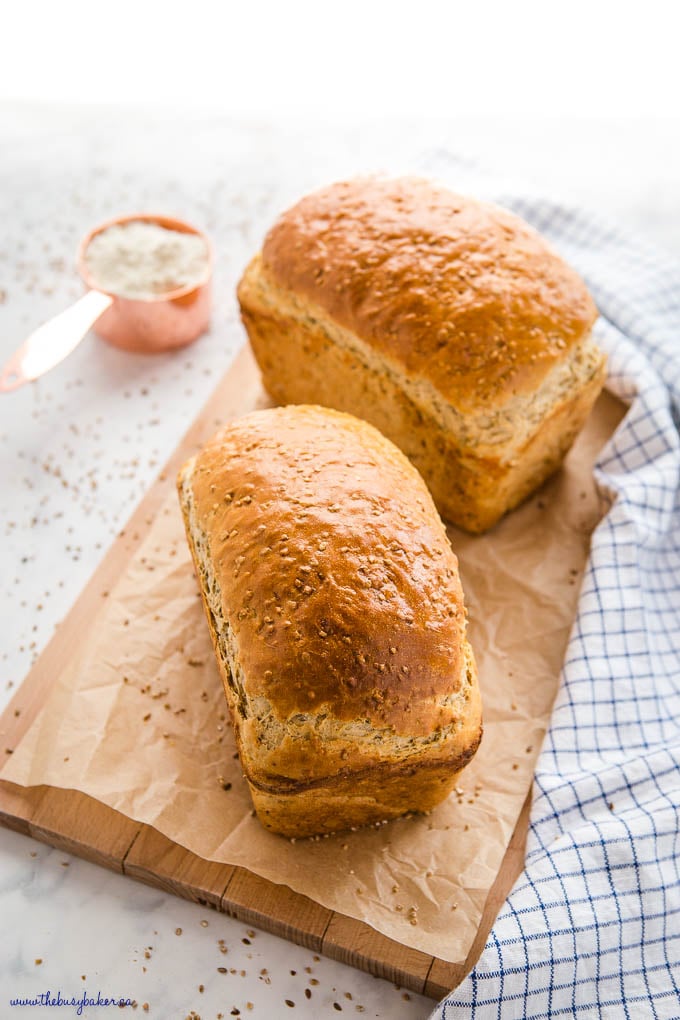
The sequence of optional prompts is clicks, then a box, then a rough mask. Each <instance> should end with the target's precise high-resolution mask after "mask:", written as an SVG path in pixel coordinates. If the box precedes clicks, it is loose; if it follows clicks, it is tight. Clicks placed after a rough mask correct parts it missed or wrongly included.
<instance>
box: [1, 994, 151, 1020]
mask: <svg viewBox="0 0 680 1020" xmlns="http://www.w3.org/2000/svg"><path fill="white" fill-rule="evenodd" d="M9 1004H10V1006H71V1007H72V1008H73V1009H75V1011H76V1015H77V1016H82V1012H83V1010H84V1009H85V1008H86V1007H90V1006H118V1007H119V1008H121V1007H123V1006H131V1005H132V999H126V998H125V997H123V998H113V997H112V998H109V997H108V996H106V995H102V993H101V992H97V998H96V999H94V998H92V997H91V996H88V994H87V992H85V991H83V993H82V994H81V995H79V996H78V998H76V997H75V995H72V996H70V997H69V996H63V995H62V994H61V992H57V994H56V995H53V994H52V992H51V991H47V992H41V993H40V994H39V995H33V996H31V998H28V997H26V998H23V999H22V998H16V999H10V1000H9Z"/></svg>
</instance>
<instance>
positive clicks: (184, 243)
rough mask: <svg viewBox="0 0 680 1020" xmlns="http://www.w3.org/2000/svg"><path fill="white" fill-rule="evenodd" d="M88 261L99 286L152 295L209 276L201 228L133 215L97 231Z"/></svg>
mask: <svg viewBox="0 0 680 1020" xmlns="http://www.w3.org/2000/svg"><path fill="white" fill-rule="evenodd" d="M85 265H86V267H87V270H88V272H89V274H90V276H91V277H92V280H93V282H94V283H95V285H96V286H97V287H99V288H100V289H101V290H104V291H106V292H107V293H109V294H116V295H118V296H120V297H124V298H134V299H137V300H149V299H150V298H154V297H158V296H159V295H163V294H167V293H169V292H170V291H174V290H179V289H183V288H185V287H189V288H191V287H198V286H199V285H200V284H201V283H203V282H204V281H205V280H206V278H207V276H208V273H209V269H210V253H209V251H208V245H207V243H206V241H205V239H204V238H203V237H201V236H200V235H198V234H187V233H183V232H181V231H179V230H169V229H168V228H167V227H161V226H160V225H159V224H157V223H148V222H146V221H144V220H130V222H128V223H120V224H115V225H113V226H111V227H107V228H106V229H105V230H102V231H100V233H98V234H95V236H94V237H93V238H92V240H91V241H90V243H89V244H88V246H87V249H86V251H85Z"/></svg>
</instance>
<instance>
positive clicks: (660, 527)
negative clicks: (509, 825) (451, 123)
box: [431, 197, 680, 1020]
mask: <svg viewBox="0 0 680 1020" xmlns="http://www.w3.org/2000/svg"><path fill="white" fill-rule="evenodd" d="M500 202H501V204H503V205H506V206H510V207H512V208H514V210H515V211H516V212H517V213H519V214H520V215H521V216H523V217H524V218H525V219H527V220H529V222H531V223H532V224H533V225H534V226H535V227H536V228H537V229H538V230H539V231H540V232H541V233H542V234H544V235H545V236H546V237H548V238H549V239H550V240H551V241H552V243H553V245H554V246H555V247H556V248H558V250H559V251H561V253H562V254H563V255H564V256H565V258H566V259H567V260H568V261H569V262H571V263H572V264H573V265H574V266H575V267H576V268H577V269H578V270H579V271H580V272H581V273H582V275H583V276H584V277H585V279H586V281H587V282H588V284H589V286H590V288H591V291H592V293H593V295H594V297H595V299H596V301H597V304H598V306H599V309H600V313H601V318H600V320H599V323H598V325H597V327H596V328H597V336H598V339H599V340H600V342H601V344H602V346H603V347H604V348H605V349H606V350H607V352H608V355H609V381H608V386H609V388H610V389H611V390H612V391H613V392H614V393H616V394H617V395H618V396H620V397H621V398H622V399H623V400H624V401H625V402H626V403H627V404H629V405H630V409H629V411H628V413H627V415H626V417H625V418H624V420H623V422H622V423H621V425H620V426H619V428H618V430H617V432H616V434H615V435H614V436H613V438H612V439H611V440H610V442H609V443H608V445H607V446H606V447H605V449H604V450H603V451H602V453H601V455H600V457H599V460H598V463H597V466H596V479H597V484H598V485H599V486H600V487H601V489H602V490H604V492H605V493H606V494H607V496H608V497H609V499H610V500H611V509H610V510H609V512H608V513H607V515H606V517H605V518H604V520H603V521H602V522H601V523H600V525H599V526H598V528H597V529H596V531H595V533H594V535H593V539H592V546H591V553H590V559H589V562H588V567H587V570H586V574H585V577H584V581H583V588H582V591H581V595H580V601H579V606H578V614H577V618H576V621H575V624H574V628H573V631H572V634H571V639H570V641H569V645H568V648H567V653H566V659H565V662H564V668H563V672H562V677H561V685H560V690H559V693H558V696H557V701H556V703H555V707H554V711H553V715H552V720H551V724H550V729H549V731H548V734H547V736H546V739H545V744H544V747H543V750H542V752H541V755H540V757H539V760H538V765H537V771H536V777H535V781H534V788H533V806H532V810H531V822H530V829H529V837H528V844H527V857H526V865H525V869H524V872H523V874H522V875H521V876H520V878H519V879H518V881H517V882H516V884H515V886H514V888H513V890H512V892H511V894H510V897H509V898H508V900H507V902H506V904H505V906H504V907H503V909H502V910H501V912H500V914H499V916H498V918H497V920H496V923H495V925H494V927H493V930H492V931H491V934H490V936H489V939H488V941H487V943H486V947H485V949H484V951H483V953H482V955H481V957H480V959H479V962H478V963H477V965H476V967H475V968H474V970H473V971H472V973H471V974H469V975H468V977H467V978H466V979H465V980H464V981H463V983H462V984H461V985H460V986H459V987H458V988H456V989H455V990H454V991H453V992H452V993H451V994H450V995H449V996H448V997H447V999H446V1000H445V1001H444V1002H442V1003H441V1004H440V1005H439V1006H438V1007H437V1009H436V1010H435V1011H434V1013H433V1014H432V1017H431V1020H459V1018H463V1017H465V1018H468V1017H474V1018H480V1017H482V1018H492V1017H498V1018H502V1020H506V1018H539V1017H541V1018H543V1017H559V1016H562V1017H571V1016H577V1017H607V1018H609V1017H611V1018H615V1020H618V1018H629V1017H630V1018H633V1017H634V1018H638V1017H639V1018H642V1017H645V1018H647V1017H657V1018H664V1020H666V1018H670V1017H674V1018H678V1017H680V831H679V830H680V437H679V433H678V426H679V424H680V263H678V262H675V263H674V262H673V261H672V260H671V259H670V258H669V257H663V256H661V255H659V254H658V253H656V252H654V251H653V250H652V249H650V248H648V247H645V246H644V245H642V244H639V243H636V242H635V241H634V240H632V239H631V238H629V237H627V236H625V235H624V234H623V233H621V232H620V231H618V230H615V229H611V228H609V227H607V226H605V225H603V224H601V223H598V222H596V221H593V220H592V219H591V218H589V217H587V216H585V215H583V214H581V213H578V212H574V211H572V210H568V209H565V208H563V207H560V206H558V205H556V204H552V203H547V202H529V201H518V200H513V199H508V198H507V197H506V198H501V199H500Z"/></svg>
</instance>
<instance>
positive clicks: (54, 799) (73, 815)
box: [0, 348, 529, 999]
mask: <svg viewBox="0 0 680 1020" xmlns="http://www.w3.org/2000/svg"><path fill="white" fill-rule="evenodd" d="M266 404H267V401H266V398H265V397H264V395H263V392H262V388H261V384H260V378H259V373H258V370H257V367H256V365H255V362H254V360H253V358H252V355H251V354H250V351H249V350H248V349H247V348H244V350H243V351H242V352H241V354H240V355H239V356H238V358H237V359H236V361H235V362H234V363H233V365H232V367H231V368H230V369H229V371H228V372H227V374H226V375H225V376H224V378H223V379H222V381H221V382H220V384H219V385H218V386H217V388H216V390H215V392H214V393H213V395H212V397H211V398H210V400H209V401H208V403H207V404H206V405H205V407H204V408H203V410H202V411H201V413H200V414H199V415H198V417H197V419H196V420H195V422H194V423H193V425H192V426H191V428H190V429H189V431H188V432H187V434H186V435H185V437H184V439H183V440H182V442H181V443H180V444H179V446H178V447H177V449H176V450H175V452H174V453H173V455H172V457H171V458H170V460H169V461H168V463H167V465H166V466H165V468H164V470H163V471H162V472H161V474H160V475H159V477H158V479H157V480H156V481H155V483H154V484H153V485H152V487H151V488H150V490H149V491H148V492H147V494H146V496H145V497H144V499H143V500H142V502H141V503H140V505H139V506H138V507H137V509H136V511H135V512H134V514H133V515H132V517H131V518H130V521H129V522H128V524H127V526H126V527H125V528H124V530H123V531H121V532H120V534H119V535H118V537H117V538H116V540H115V541H114V543H113V545H112V546H111V548H110V549H109V551H108V553H107V555H106V556H105V558H104V560H103V561H102V563H101V564H100V566H99V567H98V568H97V570H96V571H95V573H94V575H93V576H92V578H91V580H90V581H89V583H88V584H87V586H86V587H85V589H84V590H83V592H82V594H81V595H80V597H79V599H78V600H77V602H76V603H75V605H74V606H73V608H72V609H71V611H70V613H69V614H68V616H67V617H66V619H65V620H64V621H63V622H62V624H61V626H60V627H59V629H58V630H57V631H56V633H55V635H54V637H53V638H52V640H51V641H50V643H49V644H48V645H47V647H46V648H45V650H44V652H43V653H42V655H41V656H40V658H39V659H38V660H37V662H36V663H35V665H34V666H33V668H32V669H31V671H30V673H29V674H28V676H27V677H26V679H25V680H24V682H23V684H22V685H21V687H20V688H19V690H18V691H17V693H16V694H15V696H14V698H13V699H12V701H11V702H10V703H9V705H8V706H7V708H6V709H5V711H4V713H3V714H2V716H0V749H1V750H2V752H3V753H5V752H11V751H12V750H13V749H15V748H16V747H18V745H19V743H20V741H21V740H22V738H23V736H24V734H25V733H26V731H27V730H28V728H29V727H30V725H31V723H32V722H33V720H34V718H35V716H36V715H37V713H38V711H39V710H40V708H41V706H42V704H43V703H44V700H45V697H46V695H47V692H48V690H49V687H50V685H51V684H52V682H53V681H54V678H55V677H57V676H59V674H60V673H61V672H62V670H63V669H64V668H65V666H66V664H67V662H68V661H69V659H70V658H71V656H72V655H73V652H74V650H75V649H77V648H78V643H79V635H80V634H82V633H83V632H85V631H86V630H87V629H88V628H89V627H90V625H91V622H92V618H93V616H94V614H95V612H96V609H97V607H98V606H99V605H100V599H101V597H102V593H103V592H105V591H109V590H110V589H111V588H112V587H113V585H114V584H115V583H116V581H117V580H118V579H119V577H120V576H121V575H122V574H123V572H124V571H125V569H126V567H127V565H128V563H129V561H130V559H131V557H132V556H133V554H134V553H135V551H136V550H137V548H138V546H139V545H140V544H141V542H142V541H143V539H144V538H145V536H146V534H147V532H148V530H149V528H150V526H151V524H152V522H153V520H154V517H155V515H156V514H157V512H158V511H159V509H160V507H161V505H162V503H163V501H164V499H165V498H166V497H167V495H168V492H169V490H170V489H171V488H172V487H173V486H174V478H175V474H176V472H177V469H178V468H179V467H180V465H181V464H182V463H183V462H184V461H185V460H186V459H187V458H188V457H190V456H191V455H192V454H193V453H195V452H196V450H197V449H198V448H199V447H200V446H201V445H202V444H203V443H204V442H205V441H206V440H207V439H208V438H209V437H210V436H211V435H212V434H213V432H214V431H215V429H216V428H218V427H219V426H220V425H222V424H224V422H225V421H227V420H229V419H230V418H233V417H235V416H237V415H240V414H244V413H246V412H247V411H250V410H252V409H253V408H254V407H256V406H266ZM528 816H529V799H528V798H527V801H526V803H525V805H524V808H523V810H522V813H521V815H520V817H519V820H518V822H517V826H516V828H515V832H514V834H513V836H512V839H511V841H510V845H509V846H508V850H507V853H506V855H505V858H504V860H503V864H502V866H501V869H500V871H499V873H498V876H497V878H496V881H495V883H494V885H493V887H492V889H491V891H490V893H489V895H488V898H487V901H486V905H485V908H484V912H483V915H482V919H481V922H480V925H479V929H478V931H477V937H476V939H475V941H474V944H473V946H472V948H471V949H470V952H469V954H468V957H467V959H466V960H465V961H464V963H460V964H451V963H446V962H445V961H443V960H439V959H437V958H436V957H432V956H428V955H427V954H425V953H421V952H418V951H416V950H413V949H409V948H408V947H406V946H403V945H401V944H399V943H398V942H394V941H393V940H391V939H388V938H386V937H385V936H383V935H380V934H379V933H378V932H376V931H374V930H373V929H372V928H370V927H369V926H368V925H366V924H364V923H362V922H361V921H356V920H354V919H353V918H350V917H346V916H344V915H342V914H339V913H337V912H334V911H332V910H329V909H327V908H326V907H322V906H321V905H320V904H318V903H315V902H314V901H313V900H310V899H308V898H307V897H305V896H301V895H299V894H298V893H294V892H292V891H291V890H290V889H289V888H287V887H286V886H282V885H276V884H274V883H273V882H268V881H266V880H265V879H263V878H260V877H259V876H257V875H254V874H252V873H251V872H249V871H246V870H245V869H244V868H239V867H232V866H230V865H225V864H217V863H215V862H212V861H205V860H203V859H202V858H200V857H197V856H196V855H195V854H192V853H190V852H189V851H188V850H186V849H184V848H183V847H181V846H179V845H178V844H176V843H173V842H172V841H171V840H170V839H168V838H167V837H165V836H163V835H161V834H160V833H159V832H157V831H156V830H155V829H153V828H151V827H150V826H148V825H143V824H141V823H139V822H135V821H134V820H133V819H131V818H127V817H126V816H124V815H122V814H120V813H119V812H117V811H114V810H113V809H112V808H110V807H107V806H106V805H104V804H102V803H100V802H99V801H96V800H93V799H92V798H91V797H88V796H86V795H85V794H82V793H78V792H76V791H73V790H64V789H58V788H56V787H51V786H40V787H31V788H24V787H20V786H16V785H14V784H12V783H8V782H4V781H1V780H0V823H1V824H3V825H5V826H7V827H8V828H11V829H15V830H16V831H17V832H21V833H24V834H26V835H29V836H33V837H34V838H35V839H39V840H42V841H43V842H45V843H50V844H51V845H52V846H55V847H58V848H59V849H61V850H65V851H68V852H69V853H74V854H77V855H78V856H80V857H84V858H85V859H86V860H89V861H93V862H94V863H96V864H101V865H103V866H104V867H107V868H111V869H113V870H114V871H121V872H122V873H123V874H125V875H129V876H131V877H132V878H136V879H139V880H140V881H142V882H146V883H147V884H149V885H153V886H157V887H159V888H161V889H164V890H166V891H167V892H172V893H175V894H176V895H177V896H183V897H184V898H186V899H190V900H194V901H196V902H197V903H200V904H202V905H203V906H206V907H212V908H214V909H215V910H221V911H223V912H224V913H227V914H230V915H232V916H234V917H238V918H239V919H240V920H242V921H244V922H246V923H247V924H250V925H255V926H256V927H259V928H262V929H264V930H265V931H269V932H273V933H274V934H275V935H281V936H282V937H284V938H287V939H290V940H291V941H293V942H297V943H299V944H300V945H303V946H306V947H307V948H308V949H311V950H312V951H314V952H317V953H323V954H325V955H326V956H329V957H332V958H333V959H335V960H340V961H342V962H343V963H348V964H351V965H352V966H354V967H359V968H360V969H362V970H366V971H368V972H369V973H371V974H375V975H377V976H378V977H383V978H387V979H388V980H390V981H394V982H396V983H397V984H399V985H401V986H403V987H404V988H408V989H411V990H412V991H416V992H420V993H422V994H424V995H429V996H431V997H432V998H434V999H440V998H442V997H443V996H444V995H445V994H446V993H447V992H449V991H450V990H451V989H452V988H454V987H455V986H456V985H457V984H459V983H460V981H461V980H462V979H463V977H464V976H465V975H466V974H467V973H468V971H469V970H470V969H471V968H472V966H473V965H474V963H475V962H476V960H477V958H478V956H479V954H480V952H481V950H482V948H483V947H484V943H485V941H486V937H487V935H488V932H489V930H490V928H491V925H492V924H493V921H494V919H495V917H496V915H497V913H498V910H499V909H500V907H501V905H502V903H503V902H504V900H505V898H506V896H507V894H508V892H509V891H510V888H511V887H512V884H513V883H514V881H515V879H516V877H517V876H518V875H519V873H520V872H521V870H522V866H523V862H524V846H525V841H526V831H527V822H528Z"/></svg>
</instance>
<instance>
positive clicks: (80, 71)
mask: <svg viewBox="0 0 680 1020" xmlns="http://www.w3.org/2000/svg"><path fill="white" fill-rule="evenodd" d="M0 10H1V11H2V12H3V15H2V31H1V34H0V97H5V98H11V99H47V100H49V101H50V102H58V101H63V100H67V101H75V102H78V103H81V102H85V103H102V102H105V103H121V102H122V103H125V102H133V103H139V102H140V101H145V102H152V103H158V102H162V103H164V104H168V105H172V106H173V107H174V108H177V107H178V106H179V107H181V106H184V105H188V106H194V105H196V104H198V105H201V106H203V107H211V108H218V109H220V110H223V111H225V112H228V113H232V114H237V115H240V114H243V115H248V116H253V115H263V116H269V115H275V116H290V115H291V114H294V115H302V116H305V115H321V116H336V115H337V116H348V117H356V116H357V115H362V116H363V115H403V114H414V115H418V116H421V117H422V116H433V117H437V116H461V115H468V116H469V115H473V116H474V115H487V114H488V115H493V114H526V115H531V116H536V115H539V116H545V117H549V118H555V117H564V116H570V115H572V116H573V115H576V116H579V117H602V116H610V115H621V116H625V117H653V116H674V115H676V114H677V112H678V102H679V100H678V96H679V94H680V88H679V78H678V33H677V25H678V20H679V14H680V12H679V11H678V4H677V3H676V2H675V0H645V2H631V0H618V2H615V0H569V2H568V3H567V2H560V3H556V2H546V0H516V2H514V3H513V2H507V3H502V2H489V0H476V2H475V0H466V2H463V3H461V2H457V0H450V2H446V0H391V2H386V0H342V2H338V0H333V2H331V0H326V2H324V0H289V2H275V0H250V2H247V0H244V2H232V0H221V2H220V0H213V2H210V0H185V2H183V3H178V2H176V0H167V2H159V0H116V2H112V3H106V4H104V3H101V2H97V0H59V2H55V0H43V2H40V0H21V2H18V0H17V2H14V3H11V4H10V3H8V2H6V0H3V3H2V4H0Z"/></svg>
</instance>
